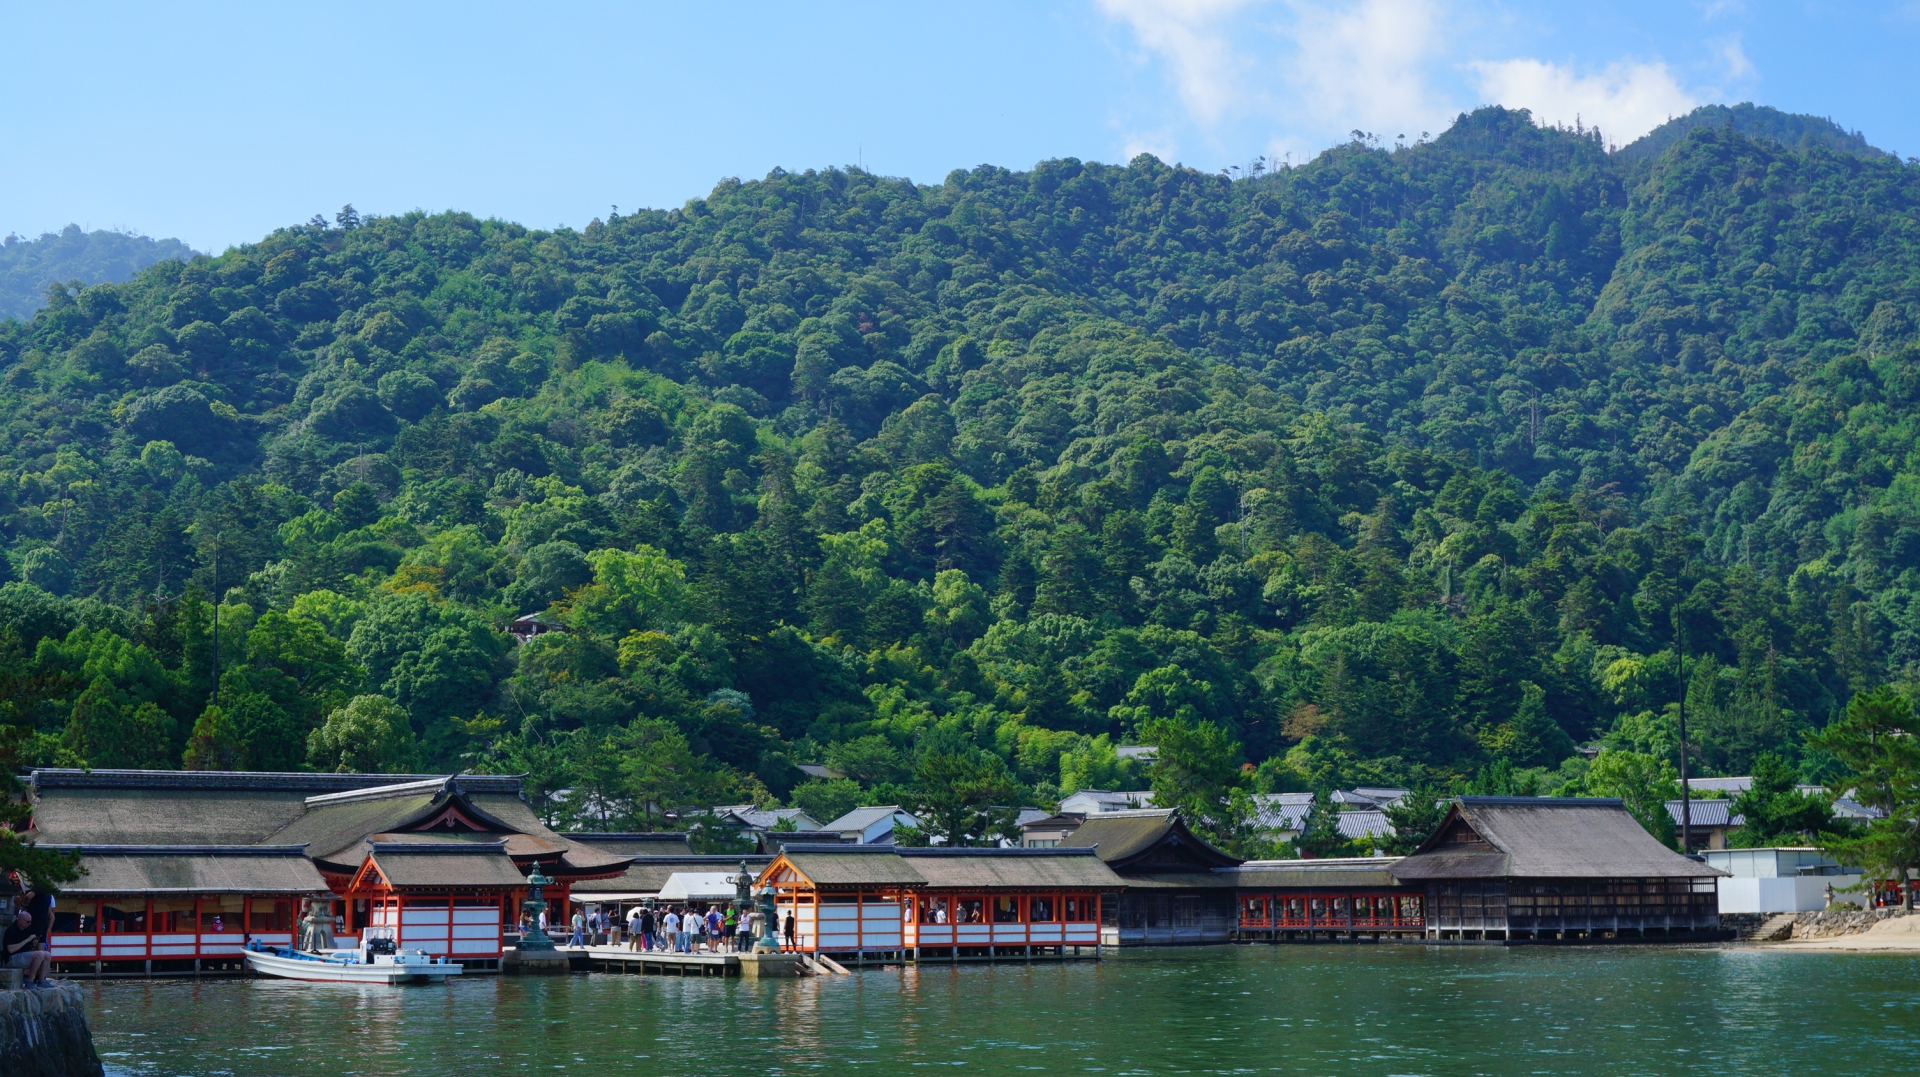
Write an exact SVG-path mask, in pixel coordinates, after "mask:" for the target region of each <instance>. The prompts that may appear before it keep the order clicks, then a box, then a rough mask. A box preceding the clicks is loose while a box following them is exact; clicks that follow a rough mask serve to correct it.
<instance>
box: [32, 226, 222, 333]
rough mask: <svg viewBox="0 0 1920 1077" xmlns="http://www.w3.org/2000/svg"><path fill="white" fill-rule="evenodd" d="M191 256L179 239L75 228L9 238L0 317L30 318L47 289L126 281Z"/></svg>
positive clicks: (43, 302) (190, 249)
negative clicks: (165, 262) (153, 267)
mask: <svg viewBox="0 0 1920 1077" xmlns="http://www.w3.org/2000/svg"><path fill="white" fill-rule="evenodd" d="M193 256H194V251H193V248H191V247H189V246H187V245H186V244H185V243H182V242H180V241H179V240H177V239H153V238H151V237H148V236H137V235H133V234H131V233H128V232H108V231H94V232H86V231H82V230H81V228H80V226H79V225H77V224H70V225H67V226H66V227H65V228H62V229H61V230H60V231H58V232H47V233H44V234H42V235H41V236H40V237H39V238H37V239H27V238H25V237H22V236H17V235H8V236H7V237H6V239H5V240H3V241H0V318H31V317H33V312H34V311H36V310H39V309H40V308H41V307H43V306H45V305H46V304H47V288H48V287H49V286H51V285H56V284H65V285H71V284H73V282H75V281H78V282H79V283H80V284H82V285H88V284H105V283H109V282H117V281H128V280H132V279H133V277H134V275H135V274H137V273H139V272H140V271H141V270H143V269H145V268H147V267H148V266H150V265H152V264H153V263H155V262H158V261H162V260H165V259H168V258H192V257H193Z"/></svg>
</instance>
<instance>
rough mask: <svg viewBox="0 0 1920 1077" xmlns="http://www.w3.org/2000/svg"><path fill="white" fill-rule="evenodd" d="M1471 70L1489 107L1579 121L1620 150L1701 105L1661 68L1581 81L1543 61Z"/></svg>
mask: <svg viewBox="0 0 1920 1077" xmlns="http://www.w3.org/2000/svg"><path fill="white" fill-rule="evenodd" d="M1467 66H1468V68H1469V69H1470V70H1472V71H1473V72H1474V74H1475V76H1476V78H1477V80H1478V83H1479V88H1480V94H1481V96H1482V98H1483V99H1485V100H1486V101H1488V102H1491V103H1494V104H1500V105H1505V106H1507V107H1508V108H1524V109H1529V110H1531V111H1532V112H1533V118H1534V121H1535V122H1536V123H1543V124H1546V123H1567V124H1570V123H1573V122H1574V120H1575V119H1576V118H1577V119H1579V120H1581V121H1582V122H1584V123H1585V124H1586V125H1587V126H1589V127H1599V128H1600V130H1601V131H1602V132H1604V133H1605V134H1606V135H1607V136H1608V137H1609V138H1610V139H1611V140H1612V141H1613V142H1615V143H1618V144H1620V145H1625V144H1626V143H1628V142H1630V141H1632V140H1633V139H1636V138H1639V137H1640V136H1641V135H1644V134H1646V133H1647V132H1648V131H1651V130H1653V129H1654V128H1655V127H1658V126H1660V125H1661V124H1663V123H1665V122H1667V120H1668V119H1670V118H1672V117H1674V116H1679V115H1683V114H1685V113H1687V112H1691V111H1692V110H1693V108H1694V106H1695V105H1697V104H1699V103H1700V102H1699V100H1698V99H1697V98H1695V97H1694V96H1693V95H1692V94H1691V93H1688V92H1687V91H1686V90H1685V89H1684V88H1682V87H1681V85H1680V83H1679V80H1677V79H1675V78H1674V77H1673V72H1672V71H1671V70H1669V69H1668V67H1667V65H1666V64H1665V63H1663V62H1654V63H1613V64H1608V65H1607V66H1606V67H1605V68H1603V69H1602V70H1601V71H1600V72H1599V73H1598V74H1593V75H1577V74H1575V73H1574V72H1573V70H1572V69H1571V68H1568V67H1563V66H1561V65H1559V64H1550V63H1545V62H1543V61H1540V60H1500V61H1479V62H1476V63H1471V64H1468V65H1467Z"/></svg>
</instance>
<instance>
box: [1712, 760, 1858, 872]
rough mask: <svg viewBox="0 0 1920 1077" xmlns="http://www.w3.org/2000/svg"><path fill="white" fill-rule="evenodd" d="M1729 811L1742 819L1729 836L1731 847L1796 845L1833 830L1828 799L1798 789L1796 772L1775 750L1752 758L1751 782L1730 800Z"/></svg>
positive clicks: (1830, 802)
mask: <svg viewBox="0 0 1920 1077" xmlns="http://www.w3.org/2000/svg"><path fill="white" fill-rule="evenodd" d="M1732 812H1733V814H1735V815H1739V816H1742V817H1743V818H1744V819H1745V820H1746V821H1745V822H1743V823H1741V824H1740V827H1739V829H1737V830H1735V831H1734V832H1733V834H1732V835H1730V837H1731V839H1732V840H1731V842H1730V844H1731V845H1733V846H1734V847H1735V848H1742V849H1758V848H1763V847H1766V846H1772V845H1786V844H1795V845H1798V844H1800V843H1802V842H1805V841H1807V840H1808V839H1809V838H1817V837H1818V836H1819V835H1820V834H1821V833H1822V832H1825V831H1831V830H1835V829H1837V828H1836V827H1835V826H1834V821H1833V803H1832V801H1830V800H1828V799H1827V798H1825V797H1822V796H1809V795H1807V794H1804V793H1802V792H1800V789H1799V775H1798V774H1797V773H1796V772H1795V771H1794V769H1793V767H1791V766H1789V765H1788V763H1787V761H1786V760H1785V759H1783V758H1781V757H1780V755H1779V754H1778V753H1776V752H1761V753H1760V754H1759V755H1758V756H1757V757H1755V759H1754V761H1753V785H1752V786H1750V787H1749V788H1748V789H1747V791H1746V792H1744V793H1741V794H1740V795H1739V796H1737V797H1735V798H1734V799H1733V805H1732Z"/></svg>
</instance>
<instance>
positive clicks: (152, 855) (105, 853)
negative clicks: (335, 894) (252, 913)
mask: <svg viewBox="0 0 1920 1077" xmlns="http://www.w3.org/2000/svg"><path fill="white" fill-rule="evenodd" d="M41 848H43V849H47V848H64V849H67V850H70V851H73V852H78V853H79V854H80V863H81V865H82V866H84V867H85V868H86V869H87V873H86V874H85V875H82V876H81V877H80V878H79V879H77V880H75V881H74V882H72V883H71V884H69V885H67V886H65V887H63V888H62V890H63V892H65V893H68V894H72V895H74V896H76V897H77V896H80V895H85V894H312V893H324V892H325V891H326V889H327V884H326V882H325V880H323V879H321V878H320V873H319V872H318V871H316V870H314V867H313V864H312V862H311V861H309V860H308V859H307V858H306V855H305V851H304V850H303V849H301V848H300V847H299V846H297V845H294V846H259V845H243V846H232V845H176V846H141V845H82V846H63V847H62V846H48V845H42V846H41Z"/></svg>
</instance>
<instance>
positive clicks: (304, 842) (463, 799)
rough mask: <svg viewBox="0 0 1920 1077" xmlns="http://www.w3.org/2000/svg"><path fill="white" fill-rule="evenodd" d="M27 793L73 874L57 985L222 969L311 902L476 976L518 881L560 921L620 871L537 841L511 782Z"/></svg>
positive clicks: (379, 777) (353, 779)
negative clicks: (570, 903) (544, 893)
mask: <svg viewBox="0 0 1920 1077" xmlns="http://www.w3.org/2000/svg"><path fill="white" fill-rule="evenodd" d="M28 790H29V800H30V803H31V805H32V809H33V816H32V819H31V820H30V822H29V824H28V830H27V835H26V836H27V837H28V838H30V839H32V840H36V841H37V842H38V843H39V845H40V847H42V848H48V849H66V850H71V851H73V852H75V853H78V854H79V856H80V861H81V865H82V866H83V867H84V868H85V869H86V874H84V875H82V876H81V877H80V878H79V879H78V880H76V881H74V882H73V883H71V884H68V885H67V886H65V887H63V888H62V890H61V893H60V896H59V904H58V905H57V906H56V908H55V917H54V931H53V935H54V937H53V951H54V959H55V961H56V963H57V964H58V966H59V967H60V968H62V969H65V970H68V971H86V972H95V973H104V974H112V973H115V972H126V973H143V972H156V971H173V972H178V971H189V970H200V969H224V968H231V967H236V966H237V965H238V964H239V962H240V951H241V948H242V947H243V946H245V945H246V943H247V942H248V941H249V940H251V939H259V940H260V941H261V942H264V943H269V944H275V943H277V944H283V945H284V944H287V943H290V942H291V941H292V939H293V933H294V932H295V931H296V930H297V921H298V920H299V918H300V915H301V911H302V904H303V903H304V902H305V901H306V900H308V899H311V898H322V899H325V900H326V901H328V902H329V903H330V905H331V907H332V910H333V918H334V928H335V933H336V936H337V937H344V938H347V939H351V938H352V937H355V936H357V935H358V934H359V933H360V931H361V929H363V928H365V927H368V926H392V927H395V928H397V929H398V934H399V941H400V944H401V945H402V946H406V947H409V948H412V947H419V948H422V949H425V950H426V951H427V952H428V953H431V954H434V955H436V956H444V957H448V958H452V959H454V960H457V961H461V962H463V963H466V964H470V965H475V966H478V967H481V968H490V967H495V966H496V965H497V963H498V961H499V958H500V955H501V952H502V949H503V946H504V945H506V944H507V940H508V939H509V938H510V937H511V936H513V935H515V934H517V923H516V920H517V912H518V910H519V908H520V903H521V901H522V900H524V898H525V897H526V885H527V884H526V877H527V875H528V874H529V873H530V872H531V871H532V870H533V869H534V867H535V866H538V867H539V869H540V870H541V872H542V873H544V874H546V875H547V876H549V877H551V878H553V879H554V880H555V882H554V885H553V886H552V887H551V888H549V891H548V896H549V901H551V902H552V903H553V907H555V908H560V909H564V908H566V907H567V906H566V904H565V902H566V900H567V891H568V889H569V888H570V887H571V886H572V885H573V884H575V883H579V882H585V881H588V880H601V879H614V878H618V877H619V876H620V875H621V874H622V873H623V872H625V871H626V869H627V866H628V864H629V863H630V862H631V861H632V859H633V858H632V857H631V856H623V855H620V854H619V853H617V852H613V851H610V850H607V849H604V848H597V847H595V846H594V845H593V844H590V843H584V842H578V841H573V840H569V839H568V838H565V837H562V836H561V835H559V834H556V833H554V832H553V831H552V830H549V829H548V828H547V827H546V826H544V825H543V824H542V823H541V822H540V820H539V819H538V818H537V817H536V816H535V815H534V812H533V810H532V808H531V807H530V806H529V805H528V804H527V801H526V799H525V798H524V797H523V796H522V794H521V789H520V779H519V778H517V777H505V776H493V775H459V776H449V775H391V774H276V773H248V772H215V771H198V772H178V771H139V770H117V771H116V770H95V771H79V770H64V769H58V770H56V769H43V770H37V771H34V772H33V774H32V776H31V777H30V779H29V782H28ZM342 945H352V943H351V942H350V941H348V942H342Z"/></svg>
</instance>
